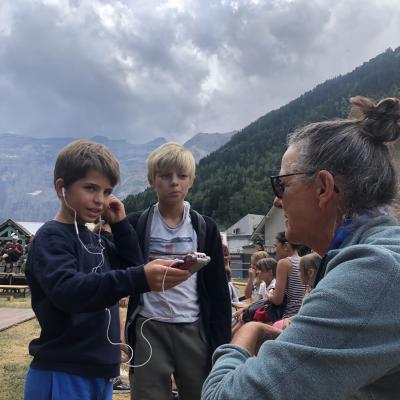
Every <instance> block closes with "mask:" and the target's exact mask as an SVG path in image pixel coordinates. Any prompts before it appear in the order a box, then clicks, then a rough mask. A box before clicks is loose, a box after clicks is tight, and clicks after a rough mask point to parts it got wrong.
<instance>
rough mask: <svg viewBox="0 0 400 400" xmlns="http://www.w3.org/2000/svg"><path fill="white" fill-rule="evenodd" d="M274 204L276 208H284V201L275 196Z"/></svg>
mask: <svg viewBox="0 0 400 400" xmlns="http://www.w3.org/2000/svg"><path fill="white" fill-rule="evenodd" d="M273 204H274V207H276V208H282V199H280V198H279V197H276V196H275V198H274V203H273Z"/></svg>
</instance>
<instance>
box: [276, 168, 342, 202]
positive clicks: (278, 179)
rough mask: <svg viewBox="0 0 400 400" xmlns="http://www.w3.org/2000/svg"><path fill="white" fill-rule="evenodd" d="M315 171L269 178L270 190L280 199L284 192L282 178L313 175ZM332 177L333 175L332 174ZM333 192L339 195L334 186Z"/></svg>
mask: <svg viewBox="0 0 400 400" xmlns="http://www.w3.org/2000/svg"><path fill="white" fill-rule="evenodd" d="M314 174H315V171H311V172H296V173H294V174H286V175H276V176H270V177H269V179H270V180H271V186H272V190H273V192H274V194H275V196H276V197H278V199H281V198H282V196H283V192H284V191H285V184H284V183H283V181H282V178H285V177H287V176H294V175H310V176H311V175H314ZM332 175H333V174H332ZM334 190H335V192H336V193H339V190H338V188H337V187H336V185H335V186H334Z"/></svg>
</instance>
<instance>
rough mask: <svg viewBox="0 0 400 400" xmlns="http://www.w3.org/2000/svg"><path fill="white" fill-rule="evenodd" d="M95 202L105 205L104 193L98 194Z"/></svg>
mask: <svg viewBox="0 0 400 400" xmlns="http://www.w3.org/2000/svg"><path fill="white" fill-rule="evenodd" d="M94 201H95V202H96V203H98V204H103V203H104V195H103V193H100V192H97V193H96V195H95V196H94Z"/></svg>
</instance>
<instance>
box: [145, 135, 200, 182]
mask: <svg viewBox="0 0 400 400" xmlns="http://www.w3.org/2000/svg"><path fill="white" fill-rule="evenodd" d="M171 171H177V172H178V173H181V174H185V175H188V176H189V177H190V178H191V179H194V177H195V172H196V161H195V160H194V157H193V154H192V152H191V151H190V150H188V149H185V148H184V147H183V146H182V145H180V144H178V143H174V142H168V143H164V144H163V145H161V146H160V147H157V148H156V149H155V150H153V151H152V152H151V153H150V155H149V157H148V158H147V179H148V180H149V182H150V183H152V182H153V181H154V178H155V177H156V175H157V174H159V173H166V172H171Z"/></svg>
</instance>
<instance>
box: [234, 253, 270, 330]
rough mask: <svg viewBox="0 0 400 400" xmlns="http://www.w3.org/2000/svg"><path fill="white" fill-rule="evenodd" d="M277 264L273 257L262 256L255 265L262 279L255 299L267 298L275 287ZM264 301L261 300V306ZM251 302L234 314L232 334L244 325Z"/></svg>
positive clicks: (259, 277) (257, 273)
mask: <svg viewBox="0 0 400 400" xmlns="http://www.w3.org/2000/svg"><path fill="white" fill-rule="evenodd" d="M276 265H277V262H276V260H274V259H273V258H262V259H261V260H258V261H257V263H256V265H255V271H256V276H257V278H258V279H259V280H260V281H261V284H260V288H259V292H258V294H257V296H258V298H257V299H256V300H255V301H256V302H257V301H259V300H263V299H267V298H268V293H271V291H273V290H274V288H275V274H276ZM261 305H262V303H261V302H260V307H261ZM249 306H250V304H247V305H245V306H243V307H242V308H241V309H239V310H238V311H237V312H236V313H235V315H234V321H233V322H234V323H233V326H232V334H235V333H236V332H237V331H238V329H239V328H240V327H241V326H242V325H243V323H244V321H243V318H242V317H243V314H244V313H246V312H247V310H248V308H249Z"/></svg>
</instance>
